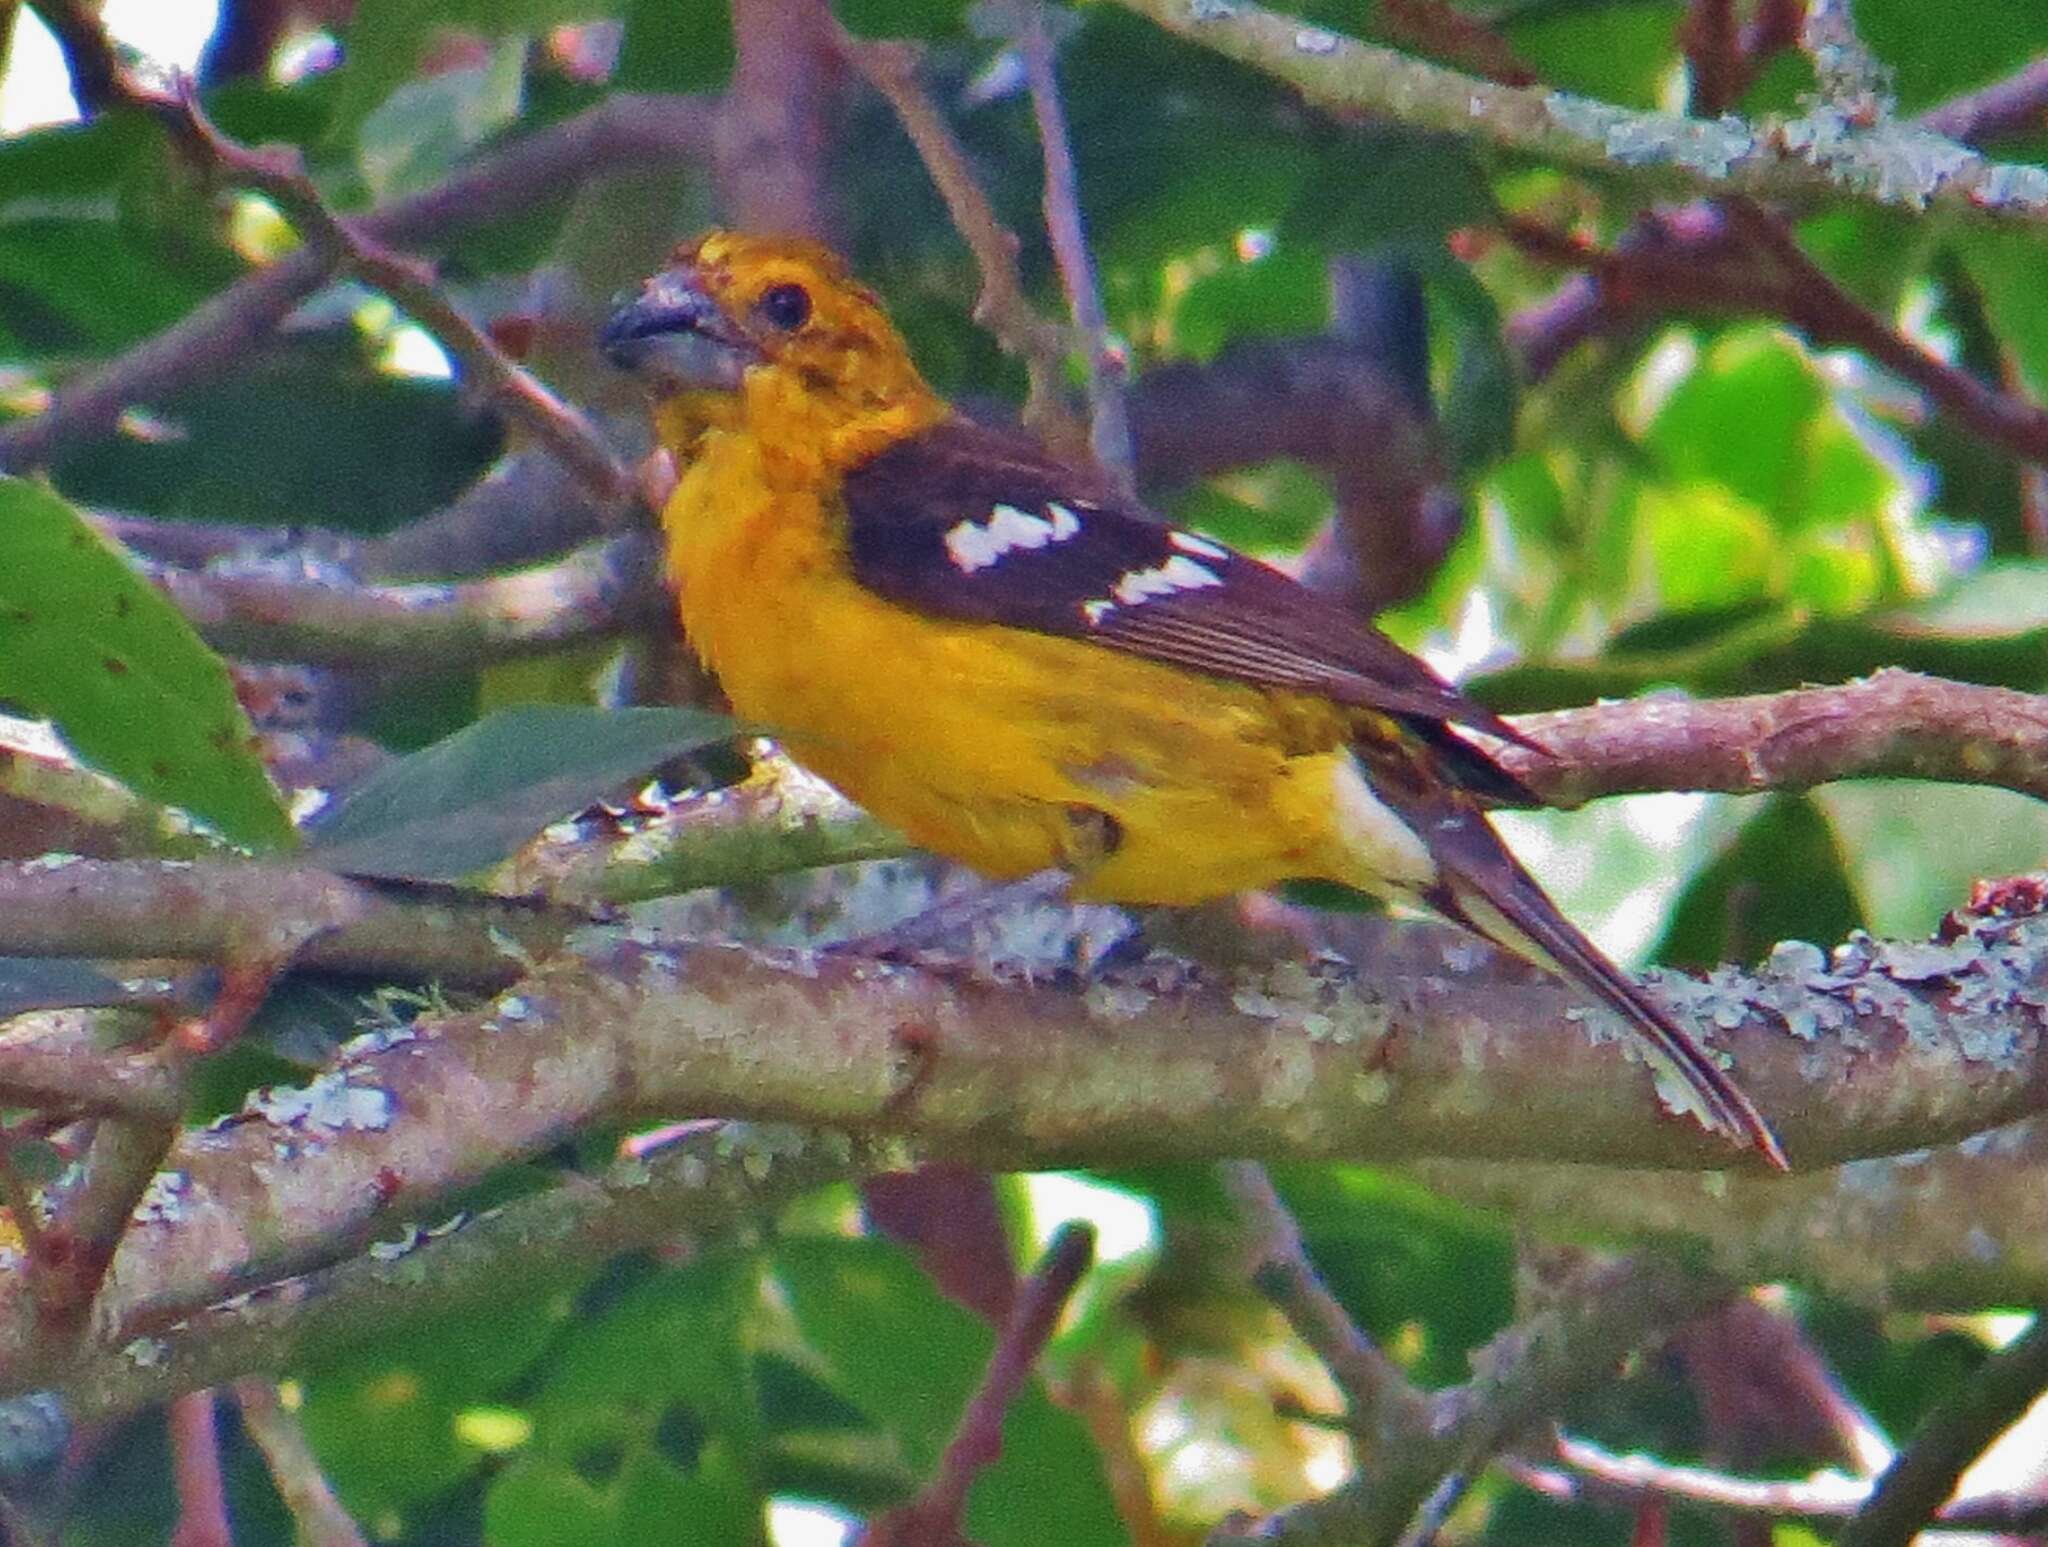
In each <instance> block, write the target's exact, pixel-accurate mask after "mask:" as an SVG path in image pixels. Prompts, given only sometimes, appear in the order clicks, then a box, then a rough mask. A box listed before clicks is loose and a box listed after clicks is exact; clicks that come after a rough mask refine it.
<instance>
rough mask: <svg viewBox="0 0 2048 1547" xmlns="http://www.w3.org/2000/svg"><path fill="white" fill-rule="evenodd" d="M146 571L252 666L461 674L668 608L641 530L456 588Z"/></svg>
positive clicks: (239, 568)
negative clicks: (425, 666) (428, 668)
mask: <svg viewBox="0 0 2048 1547" xmlns="http://www.w3.org/2000/svg"><path fill="white" fill-rule="evenodd" d="M143 569H144V571H145V573H147V574H148V575H149V576H150V578H151V579H152V580H154V581H156V583H157V584H158V585H160V586H162V587H163V589H164V591H165V593H166V594H167V595H168V596H169V597H170V598H171V600H172V601H174V602H176V603H177V604H178V607H179V609H180V610H181V611H182V612H183V613H184V614H185V616H186V617H188V618H190V619H191V620H192V623H193V626H194V627H195V628H197V629H198V630H199V632H200V633H201V634H203V635H205V636H206V639H207V642H208V643H209V644H211V645H213V646H214V647H215V648H216V649H218V650H222V651H225V652H227V653H229V654H232V655H237V656H242V657H244V658H247V659H251V660H276V661H305V662H314V663H319V664H329V665H366V664H390V665H394V666H404V667H407V668H409V669H411V670H414V671H417V670H418V669H419V667H420V664H421V663H422V662H431V663H433V664H434V665H436V666H440V667H443V668H446V669H449V670H455V669H459V668H461V667H463V666H469V665H475V664H476V663H478V662H481V661H492V660H502V659H504V658H506V657H507V656H511V655H519V654H530V653H532V652H535V651H540V650H552V649H556V648H559V647H560V646H561V645H563V644H567V643H570V642H573V641H577V640H584V639H595V638H604V637H607V636H610V635H614V634H618V633H622V632H624V631H626V630H627V629H628V628H629V627H631V626H632V625H633V624H634V623H636V622H639V621H641V620H644V619H649V618H653V617H656V616H660V615H662V612H663V611H664V610H665V609H664V608H663V603H662V601H661V595H662V593H661V586H660V581H659V579H658V569H657V565H656V561H655V556H654V548H653V540H652V539H651V538H650V537H648V536H646V535H644V534H641V533H631V534H627V535H625V536H620V537H614V538H609V539H607V540H605V541H603V542H598V543H591V544H588V545H587V546H585V547H582V548H578V549H576V550H574V551H573V552H571V553H569V554H567V555H565V556H564V557H562V558H560V559H557V560H555V561H554V562H553V563H549V564H543V565H538V566H535V567H534V568H532V569H524V570H515V571H513V572H512V573H510V574H502V575H489V576H485V577H484V578H482V579H477V580H461V581H455V582H453V583H440V582H432V581H414V582H403V583H393V584H385V585H373V584H364V583H363V582H361V581H359V580H357V579H356V578H355V577H353V576H352V575H349V574H347V573H346V572H343V571H341V570H339V569H337V568H335V567H332V566H326V565H319V564H313V565H299V564H295V563H291V562H289V561H287V562H278V561H261V560H257V561H249V562H245V563H232V562H231V563H225V564H222V565H220V566H218V567H216V568H210V569H205V570H187V569H175V568H171V567H169V566H166V565H162V564H145V565H144V566H143Z"/></svg>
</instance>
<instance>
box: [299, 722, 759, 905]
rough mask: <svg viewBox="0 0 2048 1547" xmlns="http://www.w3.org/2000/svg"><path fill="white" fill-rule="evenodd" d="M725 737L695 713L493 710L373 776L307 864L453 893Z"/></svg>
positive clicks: (720, 726) (324, 833) (726, 726)
mask: <svg viewBox="0 0 2048 1547" xmlns="http://www.w3.org/2000/svg"><path fill="white" fill-rule="evenodd" d="M732 731H733V726H732V722H731V721H729V720H727V719H725V718H724V717H722V716H720V715H715V714H706V713H703V712H702V711H700V710H693V709H611V710H606V709H587V708H580V707H577V706H574V705H569V704H533V705H529V706H526V707H524V708H518V709H501V710H499V711H498V712H497V713H496V714H493V715H490V716H489V717H487V718H485V719H483V720H479V721H478V722H477V723H476V724H474V725H471V726H467V727H465V728H464V729H462V730H460V731H457V732H456V733H455V734H454V735H453V736H450V737H449V738H448V739H447V740H445V741H440V742H436V743H435V744H434V745H433V746H431V747H427V748H425V749H424V750H422V751H419V752H415V753H413V754H412V755H411V756H409V757H405V758H401V759H400V760H399V761H398V762H396V763H393V764H390V765H388V766H387V767H385V768H382V769H380V770H379V771H378V772H377V773H376V774H374V775H373V776H372V777H371V778H370V779H369V780H367V781H366V782H365V783H364V784H363V785H362V786H361V787H360V788H359V789H358V790H357V791H356V792H355V793H354V794H353V795H351V796H350V797H349V798H348V800H347V801H346V802H345V803H344V804H343V805H342V807H341V809H340V810H339V811H337V812H336V813H335V814H334V818H333V820H332V821H329V822H327V823H325V824H323V825H322V827H321V828H320V831H319V835H318V837H317V839H316V841H315V842H314V844H313V848H312V852H313V853H314V854H315V855H317V856H318V860H319V863H321V864H323V865H328V866H330V867H332V868H334V869H336V870H343V871H347V872H350V873H351V874H355V875H373V876H390V877H395V878H403V879H409V880H420V881H452V880H455V879H457V878H459V877H462V876H466V875H468V874H470V873H471V872H472V871H475V870H479V869H481V868H482V867H484V866H485V865H490V864H495V863H496V862H497V861H498V860H501V859H503V858H504V857H505V856H506V855H508V854H510V853H511V852H512V851H513V850H514V849H516V848H518V847H519V845H520V844H522V843H524V842H525V841H526V840H527V839H528V838H530V837H532V836H533V835H534V833H536V832H538V831H539V830H540V829H541V828H542V827H545V826H546V825H547V824H548V823H549V822H552V821H555V820H556V819H558V818H560V817H563V816H567V815H569V814H571V813H573V812H576V811H579V810H581V809H582V808H583V807H585V806H587V805H589V804H590V803H591V802H592V801H594V800H598V799H600V798H602V797H603V796H605V795H606V794H608V793H610V792H612V791H614V790H616V789H617V788H618V787H619V786H620V785H621V784H622V783H624V782H625V781H626V780H628V779H631V778H632V777H633V776H634V775H636V774H641V773H645V772H646V771H647V770H649V769H650V768H653V767H654V766H655V765H656V764H658V763H661V762H665V761H666V760H667V759H669V758H671V757H677V756H680V755H681V754H683V753H685V752H689V751H692V750H694V749H695V748H697V747H701V746H704V745H706V744H707V743H710V742H714V741H719V740H722V739H724V738H725V737H727V736H729V735H731V734H732Z"/></svg>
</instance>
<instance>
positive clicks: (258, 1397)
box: [235, 1376, 366, 1547]
mask: <svg viewBox="0 0 2048 1547" xmlns="http://www.w3.org/2000/svg"><path fill="white" fill-rule="evenodd" d="M235 1402H236V1405H237V1406H238V1407H240V1408H241V1410H242V1425H243V1427H244V1428H246V1429H247V1430H248V1431H249V1437H250V1438H251V1439H253V1440H255V1442H256V1445H257V1448H258V1449H259V1450H261V1451H262V1452H263V1459H264V1460H265V1461H266V1462H267V1463H269V1466H270V1478H271V1481H272V1482H273V1483H275V1484H276V1485H277V1496H278V1497H279V1498H281V1499H282V1500H284V1507H285V1508H286V1509H287V1510H288V1511H290V1513H291V1517H292V1523H293V1524H294V1525H295V1526H296V1527H297V1529H298V1540H299V1542H300V1543H301V1544H302V1547H366V1541H365V1538H364V1536H363V1533H362V1531H361V1530H360V1529H358V1528H357V1526H356V1523H355V1521H353V1520H352V1519H350V1518H349V1514H348V1511H347V1510H345V1509H343V1508H342V1507H341V1501H340V1500H339V1499H337V1498H336V1497H335V1496H334V1489H333V1488H332V1487H331V1486H329V1484H328V1481H327V1476H326V1474H325V1473H324V1472H322V1471H321V1470H320V1459H319V1457H317V1456H315V1455H314V1454H313V1447H312V1446H311V1445H309V1444H307V1442H306V1431H305V1430H304V1428H303V1427H301V1425H300V1423H299V1420H298V1417H297V1415H296V1414H295V1413H293V1412H291V1411H290V1410H288V1409H287V1408H286V1407H285V1405H284V1403H283V1402H281V1401H280V1400H278V1395H277V1387H276V1385H275V1384H274V1383H273V1382H271V1381H268V1380H264V1379H261V1378H259V1377H255V1376H251V1377H250V1378H248V1379H246V1380H239V1381H237V1382H235Z"/></svg>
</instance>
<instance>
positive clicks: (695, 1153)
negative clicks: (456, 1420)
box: [40, 1125, 909, 1421]
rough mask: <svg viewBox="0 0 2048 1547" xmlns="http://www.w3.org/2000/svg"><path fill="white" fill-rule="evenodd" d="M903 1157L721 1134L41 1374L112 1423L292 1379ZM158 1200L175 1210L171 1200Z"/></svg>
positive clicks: (716, 1229) (901, 1152) (448, 1221)
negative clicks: (509, 1282)
mask: <svg viewBox="0 0 2048 1547" xmlns="http://www.w3.org/2000/svg"><path fill="white" fill-rule="evenodd" d="M908 1159H909V1152H908V1151H907V1150H905V1149H903V1148H902V1147H901V1146H897V1145H891V1144H886V1143H880V1144H878V1143H870V1142H861V1141H854V1140H848V1139H846V1138H844V1137H843V1136H840V1137H835V1136H833V1135H830V1134H814V1135H808V1136H807V1135H802V1134H798V1133H796V1132H795V1131H794V1130H780V1129H774V1128H767V1129H749V1128H746V1127H744V1126H743V1125H740V1126H728V1127H726V1128H723V1129H721V1130H720V1131H718V1132H716V1133H712V1134H707V1135H706V1136H704V1137H703V1138H701V1139H697V1140H692V1141H690V1142H687V1143H682V1144H676V1145H672V1146H670V1147H668V1148H667V1149H665V1150H663V1151H662V1152H660V1153H659V1154H658V1155H657V1156H656V1157H655V1158H654V1159H652V1160H651V1161H647V1162H640V1161H623V1162H621V1163H619V1164H618V1165H616V1166H614V1167H612V1168H611V1169H610V1170H609V1171H607V1172H605V1173H604V1174H602V1175H600V1176H597V1177H593V1178H579V1179H577V1180H575V1181H573V1182H571V1183H569V1184H567V1185H564V1186H562V1187H558V1188H555V1189H554V1190H552V1191H549V1192H543V1193H538V1194H535V1195H532V1196H529V1197H525V1198H520V1199H518V1200H516V1201H515V1202H512V1203H508V1204H506V1205H504V1206H503V1207H501V1208H496V1209H493V1210H491V1211H490V1212H488V1213H486V1214H482V1215H479V1216H477V1217H475V1218H466V1217H463V1216H459V1215H458V1216H452V1217H450V1216H438V1217H434V1218H432V1219H430V1220H429V1221H428V1222H427V1223H425V1224H424V1225H409V1224H406V1223H403V1222H402V1221H400V1220H396V1219H394V1220H393V1221H391V1222H390V1223H389V1225H388V1229H387V1234H386V1236H385V1238H384V1239H383V1240H382V1241H381V1242H380V1243H379V1244H377V1245H375V1246H373V1247H372V1249H370V1250H368V1251H365V1252H362V1253H361V1254H359V1255H354V1256H350V1257H348V1258H347V1259H346V1260H343V1261H338V1262H336V1263H334V1264H333V1265H331V1266H326V1267H317V1268H309V1269H308V1270H307V1271H305V1272H304V1273H301V1274H298V1275H296V1276H290V1277H270V1278H266V1279H265V1281H264V1282H263V1284H262V1287H260V1288H256V1287H249V1288H245V1289H244V1290H243V1292H241V1293H235V1294H230V1293H227V1292H226V1290H227V1285H226V1284H223V1294H222V1297H220V1298H217V1299H215V1300H213V1301H212V1302H211V1303H209V1304H207V1305H205V1306H204V1307H203V1308H201V1309H196V1310H194V1311H193V1312H192V1313H191V1314H189V1315H180V1316H176V1317H167V1318H160V1319H158V1320H157V1321H156V1322H155V1323H153V1324H152V1325H151V1326H150V1328H149V1330H147V1331H141V1330H136V1329H134V1328H130V1329H121V1328H115V1329H113V1330H110V1331H108V1332H107V1333H106V1335H105V1336H103V1337H102V1338H101V1339H100V1340H98V1341H96V1342H94V1343H92V1344H89V1345H87V1346H84V1347H81V1348H79V1349H77V1350H76V1351H74V1352H71V1353H68V1354H62V1355H58V1356H57V1357H54V1358H52V1359H49V1360H48V1361H47V1362H46V1363H44V1364H43V1366H42V1368H41V1370H40V1374H41V1375H42V1377H43V1384H45V1385H47V1386H49V1387H50V1388H52V1389H54V1390H55V1391H56V1392H57V1393H58V1394H59V1395H60V1396H61V1397H62V1398H63V1400H64V1402H65V1405H66V1410H67V1411H68V1412H69V1413H70V1414H71V1415H72V1416H73V1417H74V1419H75V1420H78V1421H91V1420H93V1419H96V1418H102V1417H111V1416H116V1415H119V1414H122V1413H127V1412H132V1411H134V1410H135V1409H136V1408H139V1407H143V1406H146V1405H148V1404H149V1403H152V1402H160V1401H162V1400H164V1399H165V1398H167V1397H170V1396H172V1395H175V1394H176V1393H178V1392H182V1391H191V1390H195V1389H198V1388H201V1387H206V1386H213V1385H218V1384H220V1383H222V1382H224V1381H229V1380H233V1379H235V1378H237V1377H238V1376H242V1375H245V1374H250V1373H252V1372H257V1371H263V1372H271V1373H274V1372H276V1371H279V1370H288V1369H291V1368H293V1367H294V1366H295V1365H297V1364H298V1363H299V1362H300V1361H301V1359H303V1358H304V1357H305V1356H307V1355H308V1354H310V1353H312V1352H314V1351H316V1350H317V1351H319V1352H320V1353H322V1354H331V1353H332V1351H333V1350H334V1349H336V1348H338V1347H345V1346H347V1345H348V1344H350V1343H352V1342H354V1341H357V1340H366V1339H371V1338H375V1337H378V1336H381V1335H383V1334H385V1333H386V1332H388V1330H389V1328H390V1326H391V1325H392V1323H393V1322H394V1321H396V1320H399V1319H402V1318H410V1317H413V1316H420V1315H430V1314H432V1313H433V1312H434V1311H435V1310H439V1309H447V1308H453V1307H457V1306H462V1305H467V1304H482V1303H484V1302H486V1301H489V1300H492V1299H494V1298H497V1297H501V1296H502V1295H503V1292H504V1287H505V1271H506V1264H507V1263H510V1262H518V1263H521V1264H523V1266H522V1267H521V1269H520V1272H521V1274H522V1277H523V1278H525V1279H526V1280H527V1281H528V1282H532V1283H536V1284H539V1283H542V1282H568V1281H572V1280H573V1279H574V1278H575V1277H576V1276H578V1275H579V1274H581V1273H582V1272H583V1271H585V1270H586V1269H587V1268H588V1267H591V1266H595V1265H596V1264H598V1263H601V1262H603V1261H604V1260H605V1259H607V1258H608V1257H612V1256H615V1255H617V1254H618V1253H620V1252H625V1251H631V1250H634V1249H636V1248H650V1247H653V1246H657V1245H660V1246H664V1247H668V1248H674V1247H675V1246H676V1245H677V1244H678V1243H679V1242H683V1241H688V1242H693V1243H695V1244H696V1245H698V1246H699V1247H700V1248H708V1247H711V1246H715V1245H717V1244H718V1243H719V1242H720V1241H721V1240H724V1239H727V1238H729V1237H730V1236H731V1235H732V1234H734V1233H740V1232H746V1231H752V1230H755V1229H757V1228H758V1226H759V1222H760V1220H761V1219H762V1218H763V1217H766V1216H770V1215H772V1214H773V1213H774V1212H775V1211H776V1210H777V1209H778V1208H780V1207H781V1206H782V1205H783V1204H785V1203H787V1202H789V1201H790V1200H791V1199H793V1198H795V1197H797V1196H799V1195H801V1194H802V1193H805V1192H808V1191H810V1190H812V1189H813V1188H817V1187H821V1186H824V1185H825V1184H826V1183H828V1182H836V1181H845V1180H849V1179H853V1178H857V1177H859V1176H861V1175H863V1174H865V1173H867V1172H870V1171H874V1170H877V1169H882V1168H885V1167H890V1166H900V1165H903V1164H905V1163H907V1161H908ZM165 1196H166V1199H167V1201H168V1202H170V1203H171V1204H173V1205H175V1201H176V1197H177V1194H176V1191H175V1190H174V1189H168V1188H167V1189H166V1194H165ZM172 1214H173V1216H175V1208H174V1207H173V1209H172ZM170 1222H171V1224H173V1225H175V1224H176V1223H177V1221H176V1220H175V1217H173V1218H172V1220H171V1221H170ZM139 1228H141V1229H142V1230H144V1231H148V1230H150V1229H151V1228H152V1226H150V1225H148V1224H144V1225H142V1226H141V1227H139ZM253 1282H254V1280H253V1279H246V1280H245V1283H249V1284H252V1285H253Z"/></svg>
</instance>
